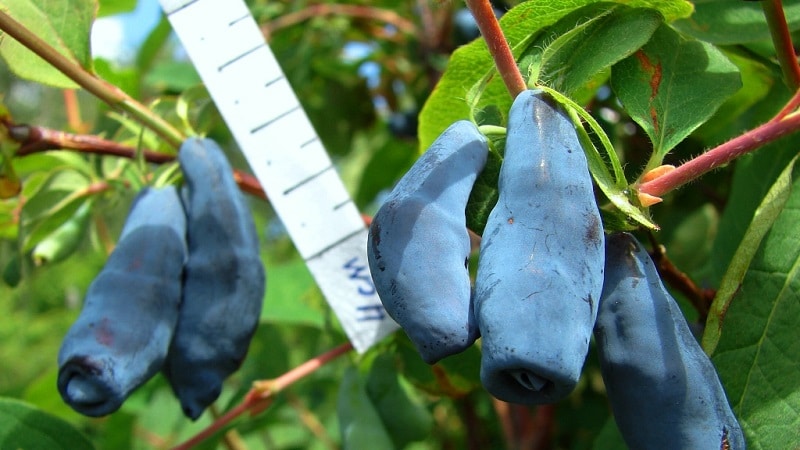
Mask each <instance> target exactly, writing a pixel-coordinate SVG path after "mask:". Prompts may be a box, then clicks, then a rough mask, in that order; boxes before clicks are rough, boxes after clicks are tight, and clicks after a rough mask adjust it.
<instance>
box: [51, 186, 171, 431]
mask: <svg viewBox="0 0 800 450" xmlns="http://www.w3.org/2000/svg"><path fill="white" fill-rule="evenodd" d="M185 235H186V218H185V216H184V211H183V206H182V205H181V201H180V198H179V195H178V193H177V191H176V189H175V188H174V187H166V188H162V189H151V188H145V189H143V190H142V191H141V192H140V193H139V195H138V196H137V198H136V200H135V202H134V203H133V206H132V207H131V210H130V212H129V214H128V217H127V219H126V221H125V226H124V228H123V230H122V234H121V235H120V238H119V242H118V243H117V246H116V248H115V249H114V251H113V252H112V253H111V255H110V256H109V258H108V261H107V262H106V264H105V266H104V267H103V269H102V270H101V271H100V274H99V275H98V276H97V277H96V278H95V279H94V281H93V282H92V284H91V285H90V286H89V289H88V291H87V293H86V299H85V301H84V305H83V309H82V310H81V313H80V315H79V316H78V320H77V321H75V323H74V324H73V325H72V327H71V328H70V329H69V332H68V333H67V335H66V337H65V338H64V341H63V343H62V344H61V350H60V351H59V354H58V366H59V371H58V390H59V392H60V393H61V396H62V397H63V399H64V401H65V402H67V403H68V404H69V405H70V406H71V407H72V408H73V409H75V410H76V411H78V412H80V413H82V414H85V415H88V416H104V415H106V414H110V413H112V412H114V411H116V410H117V409H118V408H119V407H120V406H121V405H122V403H123V401H124V400H125V399H126V398H127V397H128V395H130V393H131V392H132V391H133V390H134V389H136V388H137V387H139V386H140V385H142V384H143V383H144V382H146V381H147V380H148V379H150V377H152V376H153V375H154V374H156V373H157V372H158V371H159V370H160V369H161V366H162V364H163V362H164V359H165V357H166V355H167V351H168V348H169V344H170V339H172V335H173V330H174V328H175V324H176V322H177V318H178V306H179V304H180V301H181V277H182V273H183V266H184V263H185V262H186V258H187V248H186V241H185Z"/></svg>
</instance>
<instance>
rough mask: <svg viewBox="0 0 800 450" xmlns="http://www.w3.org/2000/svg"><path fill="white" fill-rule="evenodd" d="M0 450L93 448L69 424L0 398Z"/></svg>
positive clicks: (76, 449)
mask: <svg viewBox="0 0 800 450" xmlns="http://www.w3.org/2000/svg"><path fill="white" fill-rule="evenodd" d="M0 447H2V448H7V449H25V450H58V449H64V450H84V449H87V450H88V449H93V448H94V447H93V446H92V444H91V442H89V440H88V439H87V438H86V437H85V436H83V435H82V434H81V433H80V432H79V431H78V430H76V429H75V428H73V427H72V425H70V424H69V423H67V422H65V421H63V420H61V419H59V418H57V417H55V416H51V415H50V414H47V413H45V412H43V411H40V410H38V409H36V408H34V407H32V406H31V405H29V404H27V403H24V402H21V401H18V400H13V399H9V398H0Z"/></svg>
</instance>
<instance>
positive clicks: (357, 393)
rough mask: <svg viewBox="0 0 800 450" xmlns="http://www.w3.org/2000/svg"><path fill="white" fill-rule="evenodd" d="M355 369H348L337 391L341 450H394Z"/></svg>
mask: <svg viewBox="0 0 800 450" xmlns="http://www.w3.org/2000/svg"><path fill="white" fill-rule="evenodd" d="M364 383H365V381H364V380H363V379H362V378H361V375H360V373H359V371H358V368H356V367H355V366H350V367H348V368H347V369H346V370H345V372H344V376H343V377H342V384H341V385H340V387H339V399H338V401H337V404H336V412H337V414H338V416H339V429H340V432H341V435H342V448H343V449H344V450H348V449H352V450H359V449H365V448H375V449H391V448H394V446H393V445H392V440H391V438H390V437H389V434H388V432H387V431H386V428H385V427H384V426H383V423H381V420H380V418H379V416H378V412H377V411H376V410H375V407H374V406H373V405H372V402H371V401H370V399H369V397H368V396H367V393H366V390H365V386H364Z"/></svg>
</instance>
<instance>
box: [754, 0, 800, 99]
mask: <svg viewBox="0 0 800 450" xmlns="http://www.w3.org/2000/svg"><path fill="white" fill-rule="evenodd" d="M782 3H783V2H782V1H781V0H762V2H761V7H762V9H763V10H764V17H766V19H767V26H769V32H770V35H771V36H772V44H773V46H774V47H775V54H776V56H777V58H778V63H779V64H780V66H781V71H782V72H783V80H784V82H785V83H786V85H787V86H789V88H790V89H792V90H797V89H800V65H798V63H797V55H796V54H795V52H794V44H792V33H791V31H789V26H788V25H787V23H786V15H785V14H784V13H783V4H782Z"/></svg>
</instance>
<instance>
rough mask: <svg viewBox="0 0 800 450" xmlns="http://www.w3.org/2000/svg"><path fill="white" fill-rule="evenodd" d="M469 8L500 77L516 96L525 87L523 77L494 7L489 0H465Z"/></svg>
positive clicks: (513, 95) (512, 95) (509, 90)
mask: <svg viewBox="0 0 800 450" xmlns="http://www.w3.org/2000/svg"><path fill="white" fill-rule="evenodd" d="M466 1H467V6H468V7H469V10H470V11H472V16H473V17H474V18H475V22H476V23H477V24H478V29H479V30H480V31H481V35H482V36H483V39H484V40H485V41H486V47H488V49H489V53H490V54H491V55H492V58H493V59H494V64H495V66H497V71H498V72H499V73H500V77H501V78H502V79H503V82H504V83H505V85H506V88H507V89H508V92H509V93H510V94H511V97H512V98H516V97H517V95H519V93H520V92H522V91H524V90H525V89H527V85H526V84H525V79H524V78H522V73H520V71H519V67H517V61H516V60H515V59H514V54H513V53H511V48H510V47H509V46H508V41H506V37H505V35H503V30H502V29H501V28H500V23H499V22H498V21H497V17H495V15H494V8H492V3H491V2H490V1H489V0H466Z"/></svg>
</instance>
